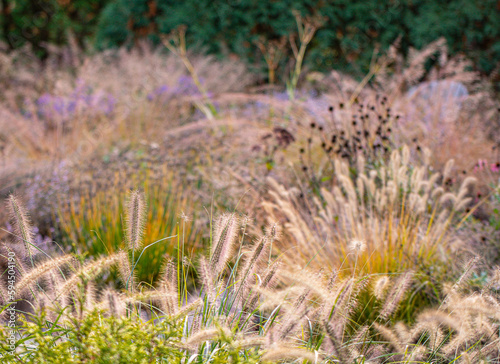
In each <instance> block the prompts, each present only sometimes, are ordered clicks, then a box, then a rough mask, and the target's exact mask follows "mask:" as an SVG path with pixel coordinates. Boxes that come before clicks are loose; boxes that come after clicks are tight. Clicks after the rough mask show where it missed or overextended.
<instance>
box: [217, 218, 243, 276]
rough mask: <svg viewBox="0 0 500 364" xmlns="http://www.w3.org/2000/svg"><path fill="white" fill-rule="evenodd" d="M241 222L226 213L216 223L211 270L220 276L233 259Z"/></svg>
mask: <svg viewBox="0 0 500 364" xmlns="http://www.w3.org/2000/svg"><path fill="white" fill-rule="evenodd" d="M238 226H239V222H238V219H237V217H236V215H235V214H234V213H224V214H222V215H221V216H219V217H218V218H217V220H216V221H215V231H214V239H213V242H212V249H211V257H210V269H211V270H212V271H213V272H214V273H215V274H214V275H215V276H218V275H219V274H220V272H222V270H223V269H224V267H225V265H226V263H227V261H228V260H229V259H231V254H232V252H233V250H234V242H235V240H236V237H237V235H238Z"/></svg>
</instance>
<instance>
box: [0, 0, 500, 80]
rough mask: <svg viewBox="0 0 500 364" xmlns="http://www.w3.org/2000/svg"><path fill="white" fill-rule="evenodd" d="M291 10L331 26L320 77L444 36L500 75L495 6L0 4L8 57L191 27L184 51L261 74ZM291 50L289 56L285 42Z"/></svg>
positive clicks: (52, 0)
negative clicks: (265, 45) (262, 44)
mask: <svg viewBox="0 0 500 364" xmlns="http://www.w3.org/2000/svg"><path fill="white" fill-rule="evenodd" d="M292 9H295V10H298V11H299V12H300V13H301V14H302V15H303V16H306V15H319V16H321V17H323V18H324V20H326V22H325V24H324V26H323V27H322V28H321V29H320V30H319V31H318V33H317V35H316V37H315V39H314V41H313V43H312V44H311V45H310V48H309V54H308V56H307V59H308V65H309V67H311V68H314V69H316V70H328V69H331V68H335V69H342V70H345V71H348V72H354V73H357V74H363V73H366V72H367V69H368V67H369V64H370V60H371V58H372V54H373V52H374V50H376V49H381V50H384V49H387V48H388V47H389V46H390V45H391V44H392V43H393V42H394V41H395V40H396V38H397V37H399V36H401V52H402V53H403V54H404V55H407V53H408V50H409V48H410V47H415V48H417V49H420V48H422V47H423V46H425V45H426V44H428V43H430V42H432V41H434V40H435V39H437V38H439V37H445V38H446V40H447V43H448V46H449V48H450V51H451V54H452V55H453V54H456V53H458V52H464V53H466V54H467V56H468V57H469V58H471V59H472V60H473V61H474V67H475V68H477V69H478V70H480V71H482V72H483V73H485V74H492V73H494V74H497V72H495V70H496V71H498V62H499V60H500V41H498V39H500V28H499V27H498V24H499V23H500V9H499V5H498V1H497V0H485V1H481V2H478V1H467V0H450V1H446V2H444V3H443V2H439V3H436V2H433V1H429V0H417V1H409V0H400V1H397V0H396V1H382V2H381V1H377V0H368V1H359V0H358V1H347V0H341V1H335V2H328V1H323V0H300V1H298V0H281V1H261V2H255V1H251V0H238V1H236V0H232V1H222V0H214V1H199V0H182V1H179V0H176V1H161V0H149V1H146V0H90V1H64V0H57V1H56V0H49V1H46V0H45V1H41V0H23V1H15V2H10V1H6V0H3V1H2V5H1V17H0V23H1V26H0V28H1V33H0V39H2V40H3V41H5V42H6V44H7V45H8V47H9V48H10V49H15V48H19V47H22V46H23V45H24V44H26V43H29V44H31V45H32V46H33V48H34V49H35V50H36V52H37V54H38V55H39V56H40V57H46V56H47V43H55V44H63V43H65V42H67V41H68V39H74V41H75V43H77V44H79V45H80V46H81V47H84V48H86V47H87V48H97V49H105V48H109V47H118V46H121V45H124V44H128V45H133V44H134V43H136V42H137V41H139V40H140V39H143V38H149V39H151V40H153V41H154V42H157V43H159V42H158V41H159V37H158V35H159V34H162V33H169V32H171V31H172V30H173V29H175V28H176V27H178V26H179V25H186V26H187V27H188V34H187V36H188V44H190V45H194V46H195V47H198V48H202V49H205V50H206V51H208V52H209V53H212V54H216V55H219V56H228V55H232V56H237V57H239V58H242V59H244V60H247V61H249V62H250V63H251V64H255V65H256V66H257V67H260V68H263V67H264V58H263V55H262V54H261V52H260V51H259V50H258V48H257V47H256V46H255V43H256V42H258V41H261V40H262V39H265V40H268V41H272V40H279V39H281V38H283V39H286V38H288V37H289V36H292V37H293V36H294V33H295V32H296V29H297V28H296V22H295V19H294V16H293V14H292V11H291V10H292ZM287 52H288V53H289V54H291V49H290V45H289V44H288V45H287ZM287 58H289V57H283V58H282V59H283V62H285V61H284V60H285V59H287ZM496 82H498V76H496Z"/></svg>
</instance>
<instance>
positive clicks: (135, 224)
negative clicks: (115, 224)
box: [125, 190, 146, 250]
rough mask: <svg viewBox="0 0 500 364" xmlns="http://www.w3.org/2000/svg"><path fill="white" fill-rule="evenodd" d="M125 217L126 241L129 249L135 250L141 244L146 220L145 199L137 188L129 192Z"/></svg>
mask: <svg viewBox="0 0 500 364" xmlns="http://www.w3.org/2000/svg"><path fill="white" fill-rule="evenodd" d="M125 217H126V231H125V235H126V238H127V243H128V246H129V249H130V250H136V249H138V248H140V247H141V245H142V237H143V234H144V225H145V222H146V201H145V200H144V196H143V194H142V193H141V192H139V191H138V190H134V191H132V192H130V194H129V197H128V201H127V209H126V212H125Z"/></svg>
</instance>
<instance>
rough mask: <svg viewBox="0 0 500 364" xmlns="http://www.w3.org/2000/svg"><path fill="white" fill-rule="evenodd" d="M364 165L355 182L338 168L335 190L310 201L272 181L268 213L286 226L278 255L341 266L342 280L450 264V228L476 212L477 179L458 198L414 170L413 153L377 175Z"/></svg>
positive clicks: (432, 176) (453, 244) (435, 176)
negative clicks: (469, 210) (352, 274)
mask: <svg viewBox="0 0 500 364" xmlns="http://www.w3.org/2000/svg"><path fill="white" fill-rule="evenodd" d="M360 158H361V157H360ZM359 164H361V167H360V168H359V169H358V172H357V174H356V175H353V174H352V173H351V172H350V170H349V168H348V165H347V163H345V162H342V161H341V160H335V170H334V181H336V183H334V184H333V186H332V187H331V188H326V187H324V188H322V189H321V190H320V193H319V195H318V196H313V197H312V198H311V201H309V200H308V199H304V198H302V199H301V198H300V197H299V196H298V192H295V191H294V190H293V189H286V188H285V187H284V186H282V185H280V184H279V183H278V182H277V181H275V180H274V179H269V180H268V182H269V186H270V190H269V197H268V198H267V199H266V200H265V201H264V202H263V203H262V206H263V208H264V210H265V211H266V212H267V215H268V216H269V217H270V218H271V219H273V220H274V221H281V222H282V223H284V226H285V236H286V239H285V240H284V241H286V245H283V244H282V245H280V246H279V248H280V249H281V251H283V252H284V253H285V258H286V259H288V260H289V261H291V262H297V261H299V262H302V263H307V262H309V261H311V262H310V264H312V265H315V266H317V267H324V266H330V267H340V266H342V269H343V271H344V272H347V271H350V270H353V269H358V270H360V271H362V272H365V273H391V272H401V271H405V270H408V269H414V268H417V269H418V266H419V264H421V263H422V262H427V264H428V263H430V262H435V261H439V260H444V259H445V258H446V254H449V253H452V252H453V251H456V249H458V248H459V245H457V243H458V239H456V237H455V236H454V234H453V231H454V228H453V227H452V225H451V224H452V222H453V221H455V220H454V219H455V217H456V216H457V217H460V216H463V215H465V214H464V213H463V212H462V211H463V210H464V209H465V207H467V206H469V205H470V204H471V198H470V197H469V195H470V193H471V190H472V186H473V184H474V182H475V180H474V179H473V178H472V177H470V178H466V179H465V180H464V181H463V183H462V185H461V187H460V188H459V189H458V191H453V190H451V189H449V188H448V186H445V182H444V181H443V179H442V178H441V176H440V174H439V173H437V172H430V171H429V169H428V165H426V164H423V165H417V166H411V165H410V151H409V149H408V148H407V147H403V148H402V149H401V151H398V150H394V151H393V152H392V155H391V158H390V160H389V161H388V163H387V164H386V165H382V166H381V167H379V168H377V169H370V170H365V168H364V164H363V161H362V160H360V161H359ZM440 181H442V182H440ZM446 191H447V192H446ZM291 247H294V248H293V249H292V248H291ZM445 252H446V254H445Z"/></svg>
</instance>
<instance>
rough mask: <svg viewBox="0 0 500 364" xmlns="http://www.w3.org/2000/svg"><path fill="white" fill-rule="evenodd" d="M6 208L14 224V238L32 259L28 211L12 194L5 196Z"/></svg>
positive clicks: (31, 233) (31, 230)
mask: <svg viewBox="0 0 500 364" xmlns="http://www.w3.org/2000/svg"><path fill="white" fill-rule="evenodd" d="M7 210H8V211H9V213H10V216H11V219H12V223H13V226H14V236H15V239H16V240H17V241H19V242H21V243H22V245H24V248H25V253H26V256H28V257H29V258H30V259H31V260H33V255H34V246H35V240H34V233H33V228H32V226H31V219H30V217H29V215H28V213H27V212H26V211H25V209H24V207H23V206H22V205H21V204H20V203H19V199H18V198H17V197H16V196H14V195H10V196H9V197H8V198H7Z"/></svg>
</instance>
